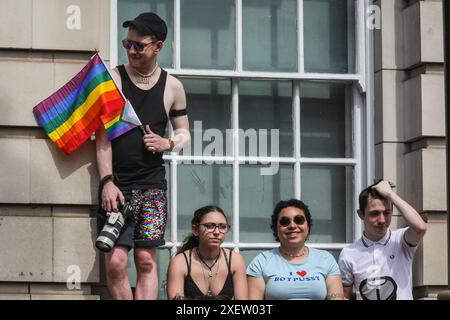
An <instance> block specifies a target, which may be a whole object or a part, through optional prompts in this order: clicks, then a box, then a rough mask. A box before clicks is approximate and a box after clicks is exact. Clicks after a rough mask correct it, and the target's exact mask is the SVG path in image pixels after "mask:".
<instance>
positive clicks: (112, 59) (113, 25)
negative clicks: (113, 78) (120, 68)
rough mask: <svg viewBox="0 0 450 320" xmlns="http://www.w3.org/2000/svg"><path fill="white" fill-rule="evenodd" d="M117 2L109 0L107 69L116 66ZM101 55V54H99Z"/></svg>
mask: <svg viewBox="0 0 450 320" xmlns="http://www.w3.org/2000/svg"><path fill="white" fill-rule="evenodd" d="M117 12H118V11H117V0H110V11H109V14H110V22H109V31H110V33H109V67H110V68H114V67H115V66H117V64H118V60H119V59H118V54H117V51H118V49H119V48H118V47H117V37H118V35H117V28H118V26H117ZM100 54H101V52H100Z"/></svg>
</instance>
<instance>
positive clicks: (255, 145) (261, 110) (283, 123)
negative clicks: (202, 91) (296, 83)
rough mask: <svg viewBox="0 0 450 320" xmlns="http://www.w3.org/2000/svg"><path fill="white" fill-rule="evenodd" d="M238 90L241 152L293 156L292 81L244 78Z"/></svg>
mask: <svg viewBox="0 0 450 320" xmlns="http://www.w3.org/2000/svg"><path fill="white" fill-rule="evenodd" d="M239 92H240V98H239V99H240V100H239V128H241V129H242V130H243V132H242V131H241V132H240V133H239V139H240V140H239V149H240V150H239V154H240V155H241V156H262V157H265V156H274V157H277V156H278V155H279V156H287V157H292V156H293V141H292V96H291V95H292V85H291V82H290V81H278V82H276V81H241V82H240V85H239ZM271 130H272V131H271ZM274 130H279V131H278V137H277V133H276V131H274ZM266 141H267V143H266ZM277 144H278V146H277Z"/></svg>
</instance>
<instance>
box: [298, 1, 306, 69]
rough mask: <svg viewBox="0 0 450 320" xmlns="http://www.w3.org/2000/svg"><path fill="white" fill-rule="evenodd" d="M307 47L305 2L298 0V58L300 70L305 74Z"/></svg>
mask: <svg viewBox="0 0 450 320" xmlns="http://www.w3.org/2000/svg"><path fill="white" fill-rule="evenodd" d="M304 48H305V46H304V39H303V0H297V57H298V62H297V63H298V70H299V72H300V73H301V74H303V73H304V72H305V49H304Z"/></svg>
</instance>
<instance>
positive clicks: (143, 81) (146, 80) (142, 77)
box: [133, 64, 158, 84]
mask: <svg viewBox="0 0 450 320" xmlns="http://www.w3.org/2000/svg"><path fill="white" fill-rule="evenodd" d="M157 69H158V64H155V67H154V68H153V70H152V71H150V73H148V74H142V73H140V72H139V71H137V70H136V69H133V71H134V72H135V73H136V74H137V75H138V76H139V77H138V78H137V79H136V82H137V83H140V84H149V80H150V77H151V76H152V75H153V74H154V73H155V72H156V70H157Z"/></svg>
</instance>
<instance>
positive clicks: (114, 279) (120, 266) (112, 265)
mask: <svg viewBox="0 0 450 320" xmlns="http://www.w3.org/2000/svg"><path fill="white" fill-rule="evenodd" d="M105 263H106V281H107V284H108V289H109V294H110V295H111V298H112V299H114V300H133V293H132V292H131V287H130V282H129V281H128V248H127V247H124V246H115V247H114V248H112V250H111V252H108V253H107V254H105Z"/></svg>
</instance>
